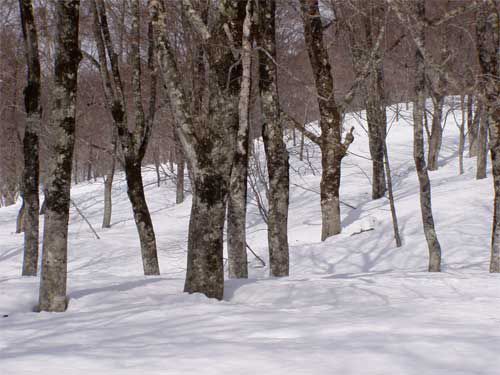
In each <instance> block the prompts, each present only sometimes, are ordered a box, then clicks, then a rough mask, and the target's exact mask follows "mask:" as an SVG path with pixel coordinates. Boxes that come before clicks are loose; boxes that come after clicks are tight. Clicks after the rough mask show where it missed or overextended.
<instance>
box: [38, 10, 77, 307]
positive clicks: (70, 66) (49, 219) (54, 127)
mask: <svg viewBox="0 0 500 375" xmlns="http://www.w3.org/2000/svg"><path fill="white" fill-rule="evenodd" d="M55 10H56V31H55V50H54V87H53V92H52V96H53V104H52V109H51V122H50V128H49V130H48V131H49V133H50V140H51V143H50V144H49V145H48V147H49V148H50V150H49V152H50V156H49V157H50V159H49V170H50V172H49V174H48V176H47V180H46V181H45V189H46V201H47V204H46V210H45V222H44V228H43V255H42V269H41V278H40V298H39V309H40V310H41V311H64V310H66V307H67V301H66V278H67V257H68V220H69V205H70V190H71V167H72V158H73V148H74V144H75V136H74V135H75V114H76V94H77V82H78V65H79V63H80V60H81V53H80V48H79V44H78V30H79V11H80V1H79V0H65V1H58V2H56V4H55Z"/></svg>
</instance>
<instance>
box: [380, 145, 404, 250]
mask: <svg viewBox="0 0 500 375" xmlns="http://www.w3.org/2000/svg"><path fill="white" fill-rule="evenodd" d="M384 162H385V163H384V164H385V174H386V175H387V193H388V196H389V205H390V207H391V217H392V228H393V230H394V239H395V240H396V247H401V245H402V243H401V236H400V234H399V226H398V217H397V215H396V205H395V204H394V194H393V191H392V176H391V166H390V164H389V153H388V152H387V143H386V142H385V139H384Z"/></svg>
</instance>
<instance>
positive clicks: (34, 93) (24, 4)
mask: <svg viewBox="0 0 500 375" xmlns="http://www.w3.org/2000/svg"><path fill="white" fill-rule="evenodd" d="M19 6H20V9H21V23H22V30H23V37H24V48H25V52H26V61H27V66H28V82H27V86H26V88H25V90H24V104H25V109H26V127H25V132H24V139H23V153H24V171H23V183H22V186H23V189H22V191H23V206H22V210H21V212H22V215H21V223H20V224H21V225H20V227H19V229H22V230H23V231H24V257H23V270H22V275H23V276H36V274H37V269H38V237H39V215H38V210H39V205H40V201H39V185H40V176H39V174H40V173H39V156H38V134H39V131H40V124H41V116H42V107H41V105H40V60H39V56H38V37H37V30H36V26H35V20H34V14H33V4H32V1H31V0H21V1H20V2H19Z"/></svg>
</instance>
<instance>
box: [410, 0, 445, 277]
mask: <svg viewBox="0 0 500 375" xmlns="http://www.w3.org/2000/svg"><path fill="white" fill-rule="evenodd" d="M413 6H414V7H415V14H416V17H417V22H416V24H415V31H416V35H415V38H416V39H417V40H418V42H419V44H420V45H422V46H424V45H425V33H424V26H423V22H422V20H423V19H424V17H425V0H418V1H415V3H414V4H413ZM415 64H416V72H415V102H414V104H413V158H414V160H415V168H416V170H417V175H418V183H419V188H420V210H421V213H422V222H423V227H424V234H425V239H426V241H427V246H428V248H429V268H428V269H429V272H439V271H441V246H440V244H439V241H438V238H437V234H436V230H435V227H434V217H433V214H432V205H431V183H430V179H429V174H428V172H427V166H426V164H425V156H424V135H423V117H424V115H425V114H424V111H425V61H424V56H423V55H422V53H421V51H420V49H419V48H417V49H416V55H415Z"/></svg>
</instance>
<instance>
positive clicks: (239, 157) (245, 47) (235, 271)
mask: <svg viewBox="0 0 500 375" xmlns="http://www.w3.org/2000/svg"><path fill="white" fill-rule="evenodd" d="M248 7H249V8H250V9H247V13H248V14H251V13H252V10H251V8H252V1H248ZM251 28H252V22H251V17H245V21H244V22H243V39H242V50H241V64H242V75H241V84H240V86H241V87H240V96H239V104H238V115H239V124H238V134H237V137H236V150H235V152H234V159H233V167H232V171H231V183H230V189H229V198H228V205H227V250H228V262H229V271H228V274H229V277H230V278H247V277H248V265H247V250H246V244H247V242H246V214H247V176H248V136H249V123H250V121H249V117H250V89H251V74H252V41H251V39H250V30H251Z"/></svg>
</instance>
